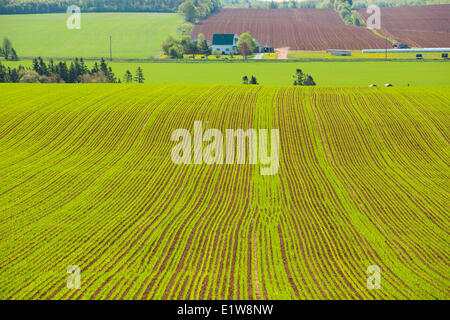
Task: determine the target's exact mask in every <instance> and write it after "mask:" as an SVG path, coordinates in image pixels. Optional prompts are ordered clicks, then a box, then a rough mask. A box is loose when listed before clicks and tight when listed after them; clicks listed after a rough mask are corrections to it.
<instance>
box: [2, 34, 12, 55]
mask: <svg viewBox="0 0 450 320" xmlns="http://www.w3.org/2000/svg"><path fill="white" fill-rule="evenodd" d="M11 48H12V43H11V41H10V40H9V39H8V38H4V39H3V50H2V51H3V56H4V57H5V60H8V58H9V55H10V54H11Z"/></svg>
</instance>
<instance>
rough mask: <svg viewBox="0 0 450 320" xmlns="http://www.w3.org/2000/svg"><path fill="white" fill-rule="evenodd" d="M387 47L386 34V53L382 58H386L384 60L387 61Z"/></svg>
mask: <svg viewBox="0 0 450 320" xmlns="http://www.w3.org/2000/svg"><path fill="white" fill-rule="evenodd" d="M387 47H388V38H387V36H386V55H385V57H384V60H386V61H387Z"/></svg>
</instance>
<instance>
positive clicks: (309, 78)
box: [303, 74, 316, 86]
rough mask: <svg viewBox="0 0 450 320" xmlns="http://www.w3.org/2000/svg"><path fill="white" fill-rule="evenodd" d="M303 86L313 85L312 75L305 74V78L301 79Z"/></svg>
mask: <svg viewBox="0 0 450 320" xmlns="http://www.w3.org/2000/svg"><path fill="white" fill-rule="evenodd" d="M303 85H304V86H315V85H316V82H315V81H314V79H313V77H311V76H310V75H309V74H307V75H306V78H305V80H304V81H303Z"/></svg>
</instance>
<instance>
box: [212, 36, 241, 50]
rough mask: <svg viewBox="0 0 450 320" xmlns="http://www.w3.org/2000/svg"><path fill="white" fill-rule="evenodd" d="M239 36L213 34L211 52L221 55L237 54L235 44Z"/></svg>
mask: <svg viewBox="0 0 450 320" xmlns="http://www.w3.org/2000/svg"><path fill="white" fill-rule="evenodd" d="M238 40H239V36H238V35H237V34H214V35H213V41H212V50H213V52H215V51H220V52H221V53H222V54H230V53H232V54H237V53H238V47H237V43H238Z"/></svg>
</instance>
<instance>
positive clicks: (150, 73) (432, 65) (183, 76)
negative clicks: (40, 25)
mask: <svg viewBox="0 0 450 320" xmlns="http://www.w3.org/2000/svg"><path fill="white" fill-rule="evenodd" d="M2 63H3V64H5V65H9V66H14V67H17V66H18V65H19V64H21V65H23V66H28V67H29V66H31V61H18V62H5V61H2ZM88 65H92V62H88ZM110 65H111V67H112V69H113V72H114V73H115V74H116V75H117V76H120V77H121V78H122V77H123V75H124V74H125V71H126V70H127V69H129V70H130V71H131V72H132V73H133V74H134V73H135V70H136V69H137V67H138V66H141V67H142V69H143V70H144V76H145V78H146V81H145V82H146V83H199V84H201V83H204V84H239V83H241V79H242V77H243V76H244V75H247V76H249V77H250V76H252V75H254V76H256V78H257V79H258V81H259V83H260V84H264V85H290V84H292V82H293V79H292V76H293V75H294V74H295V70H296V69H297V68H301V69H303V71H304V72H306V73H309V74H311V75H312V76H313V77H314V79H315V80H316V82H317V84H318V85H320V86H363V87H364V86H368V85H369V84H372V83H373V84H377V85H378V86H382V85H384V84H385V83H391V84H393V85H394V86H407V85H408V83H409V84H410V85H411V86H434V87H450V78H449V77H448V75H449V74H450V63H448V62H423V61H422V62H420V61H417V62H416V61H413V62H410V61H408V62H389V61H388V62H384V61H371V62H340V61H339V62H337V61H336V62H248V63H238V62H232V63H231V62H228V63H226V62H217V63H216V62H208V63H169V62H167V63H145V62H144V63H128V62H112V63H110Z"/></svg>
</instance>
